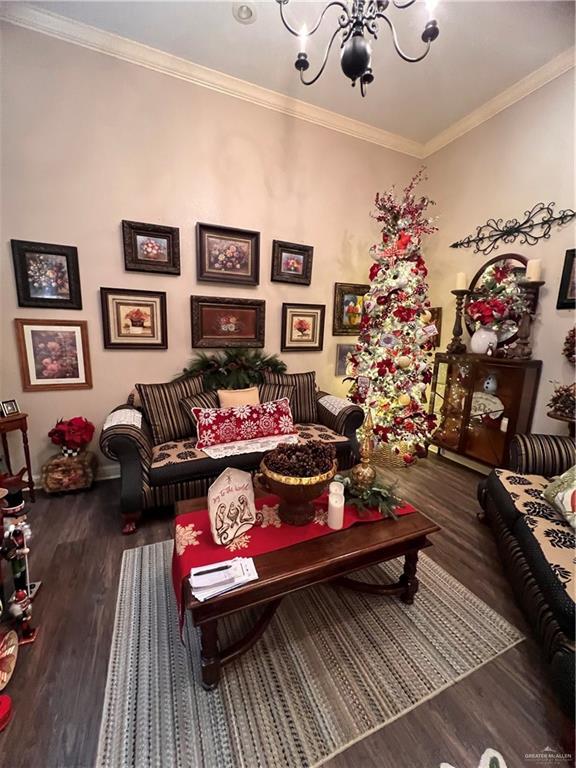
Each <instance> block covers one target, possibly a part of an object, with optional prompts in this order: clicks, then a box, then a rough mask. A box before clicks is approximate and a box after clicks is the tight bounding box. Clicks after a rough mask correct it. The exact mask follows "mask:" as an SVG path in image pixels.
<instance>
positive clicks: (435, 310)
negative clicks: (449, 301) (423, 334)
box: [430, 307, 442, 349]
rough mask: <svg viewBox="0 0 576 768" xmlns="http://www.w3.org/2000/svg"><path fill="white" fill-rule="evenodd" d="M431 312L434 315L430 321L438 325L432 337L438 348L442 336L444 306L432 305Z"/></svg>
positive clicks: (435, 346)
mask: <svg viewBox="0 0 576 768" xmlns="http://www.w3.org/2000/svg"><path fill="white" fill-rule="evenodd" d="M430 314H431V315H432V320H431V321H430V322H431V324H433V325H435V326H436V329H437V331H438V332H437V333H436V334H435V335H434V336H433V337H432V339H431V341H432V344H433V347H434V349H437V348H438V347H439V346H440V339H441V337H442V307H430Z"/></svg>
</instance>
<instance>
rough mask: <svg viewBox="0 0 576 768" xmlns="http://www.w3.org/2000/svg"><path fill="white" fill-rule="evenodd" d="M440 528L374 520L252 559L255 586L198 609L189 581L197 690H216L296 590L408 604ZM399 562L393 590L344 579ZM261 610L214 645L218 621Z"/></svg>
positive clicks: (408, 518) (407, 520) (202, 503)
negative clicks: (317, 587) (330, 585)
mask: <svg viewBox="0 0 576 768" xmlns="http://www.w3.org/2000/svg"><path fill="white" fill-rule="evenodd" d="M200 509H206V499H193V500H191V501H181V502H178V504H177V505H176V513H177V514H187V513H189V512H194V511H195V510H200ZM439 530H440V527H439V526H438V525H436V523H434V522H432V520H429V519H428V518H427V517H425V516H424V515H422V514H421V513H420V512H413V513H412V514H409V515H404V516H402V517H399V518H398V520H388V519H383V520H378V521H377V522H373V523H361V524H359V525H355V526H352V528H347V529H345V530H342V531H337V532H335V533H332V534H330V535H329V536H321V537H320V538H317V539H313V540H311V541H306V542H303V543H302V544H296V545H294V546H291V547H286V548H285V549H278V550H276V551H274V552H269V553H267V554H264V555H258V556H256V557H255V558H254V565H255V566H256V570H257V572H258V579H257V581H253V582H250V583H249V584H245V585H244V586H242V587H238V589H234V590H232V591H231V592H226V593H224V594H223V595H219V596H218V597H214V598H211V599H210V600H206V601H205V602H203V603H201V602H199V601H198V600H196V599H195V598H194V597H192V591H191V588H190V583H189V581H188V580H186V581H185V585H184V599H185V605H186V608H187V609H188V610H189V611H190V613H191V614H192V621H193V623H194V625H195V626H198V627H199V628H200V636H201V658H202V685H203V687H204V688H206V689H207V690H210V689H212V688H215V687H216V686H217V685H218V682H219V679H220V673H221V670H222V667H223V666H224V665H226V664H229V663H230V662H231V661H233V660H234V659H236V658H237V657H238V656H240V655H241V654H242V653H244V652H245V651H247V650H248V649H249V648H250V647H251V646H252V645H253V644H254V643H255V642H256V641H257V640H258V639H259V638H260V637H261V635H262V633H263V632H264V630H265V629H266V627H267V626H268V624H269V622H270V620H271V619H272V617H273V616H274V613H275V611H276V609H277V608H278V606H279V604H280V602H281V601H282V598H283V597H286V595H289V594H290V593H292V592H296V591H297V590H299V589H305V588H306V587H311V586H313V585H314V584H320V583H321V582H323V581H334V582H335V583H336V584H338V585H341V586H345V587H348V588H351V589H355V590H358V591H362V592H372V593H376V594H380V595H397V596H398V597H399V598H400V600H402V602H404V603H408V604H412V603H413V602H414V596H415V595H416V592H417V591H418V579H417V578H416V566H417V563H418V553H419V552H420V550H421V549H425V548H426V547H429V546H431V542H430V541H429V540H428V536H429V535H430V534H432V533H437V532H438V531H439ZM396 557H403V558H404V572H403V573H402V575H401V576H400V579H399V581H398V582H397V583H395V584H381V585H380V584H366V583H363V582H361V581H357V580H355V579H352V578H350V577H349V574H351V573H353V572H354V571H357V570H359V569H361V568H366V567H367V566H370V565H375V564H376V563H382V562H384V561H386V560H392V559H394V558H396ZM257 605H262V606H263V610H262V614H261V616H260V618H259V619H258V621H257V622H256V624H255V625H254V626H253V627H252V629H251V630H250V631H249V632H248V633H247V634H246V635H245V637H243V638H241V639H240V640H238V641H237V642H235V643H233V644H232V645H230V646H229V647H228V648H220V646H219V643H218V620H219V619H221V618H223V617H224V616H228V615H229V614H231V613H235V612H236V611H242V610H244V609H246V608H253V607H254V606H257Z"/></svg>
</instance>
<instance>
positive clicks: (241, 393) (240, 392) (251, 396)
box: [218, 387, 260, 408]
mask: <svg viewBox="0 0 576 768" xmlns="http://www.w3.org/2000/svg"><path fill="white" fill-rule="evenodd" d="M218 400H219V404H220V408H236V406H237V405H259V403H260V396H259V394H258V387H246V388H244V389H219V390H218Z"/></svg>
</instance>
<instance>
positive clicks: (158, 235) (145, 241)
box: [122, 221, 180, 275]
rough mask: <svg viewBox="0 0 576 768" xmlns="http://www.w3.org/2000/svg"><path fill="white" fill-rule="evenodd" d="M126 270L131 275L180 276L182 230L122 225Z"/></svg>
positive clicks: (147, 225) (153, 225) (158, 225)
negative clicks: (133, 273) (136, 273)
mask: <svg viewBox="0 0 576 768" xmlns="http://www.w3.org/2000/svg"><path fill="white" fill-rule="evenodd" d="M122 239H123V241H124V266H125V268H126V269H127V270H128V271H129V272H156V273H157V274H162V275H179V274H180V230H179V229H178V227H165V226H163V225H162V224H143V223H142V222H139V221H123V222H122Z"/></svg>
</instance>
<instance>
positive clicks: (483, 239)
mask: <svg viewBox="0 0 576 768" xmlns="http://www.w3.org/2000/svg"><path fill="white" fill-rule="evenodd" d="M555 205H556V203H548V204H545V203H536V205H535V206H533V208H531V209H530V210H529V211H525V212H524V218H523V219H522V220H518V219H508V221H504V220H503V219H488V221H487V222H486V224H483V225H482V226H481V227H478V228H477V229H476V234H475V235H468V237H465V238H464V239H463V240H458V241H457V242H455V243H452V245H451V246H450V248H472V247H474V253H485V254H489V253H492V251H494V250H495V249H497V248H498V246H499V244H500V243H506V244H507V245H509V244H510V243H513V242H515V241H516V240H517V239H518V238H520V245H536V243H537V242H538V241H539V240H547V239H548V238H549V237H550V231H551V229H552V225H553V224H557V225H558V226H562V225H563V224H567V223H568V222H569V221H571V220H572V219H573V218H575V217H576V212H575V211H573V210H571V209H570V208H566V209H565V210H562V211H558V213H555V211H554V206H555Z"/></svg>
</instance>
